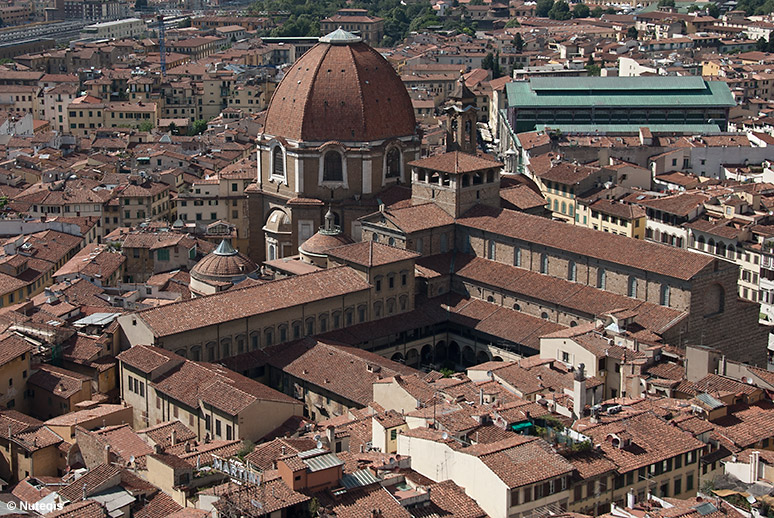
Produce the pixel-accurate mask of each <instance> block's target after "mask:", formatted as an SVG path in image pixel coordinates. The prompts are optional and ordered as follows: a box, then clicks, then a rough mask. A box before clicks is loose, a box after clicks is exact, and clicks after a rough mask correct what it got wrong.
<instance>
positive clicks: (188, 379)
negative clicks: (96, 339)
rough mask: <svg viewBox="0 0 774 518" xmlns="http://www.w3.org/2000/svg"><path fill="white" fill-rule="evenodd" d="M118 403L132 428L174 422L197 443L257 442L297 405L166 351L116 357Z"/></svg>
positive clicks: (139, 349)
mask: <svg viewBox="0 0 774 518" xmlns="http://www.w3.org/2000/svg"><path fill="white" fill-rule="evenodd" d="M118 360H119V362H120V364H119V370H120V376H121V378H120V379H121V399H122V400H123V401H126V402H127V403H128V404H130V405H131V406H132V408H133V409H134V426H135V427H137V428H147V427H148V426H155V425H158V424H159V423H163V422H167V421H170V420H173V419H174V420H179V421H180V422H182V423H183V424H184V425H185V426H187V427H188V428H189V429H191V430H193V431H194V432H195V433H196V436H197V438H198V439H199V440H226V441H230V440H234V439H240V440H250V441H258V440H259V439H261V438H262V437H264V436H265V435H266V434H268V433H269V432H271V431H272V430H274V429H276V428H278V427H280V426H281V425H282V424H283V423H284V422H285V421H286V420H288V419H290V418H291V417H293V416H299V415H301V407H302V403H301V402H300V401H297V400H295V399H293V398H291V397H289V396H286V395H285V394H282V393H281V392H277V391H276V390H273V389H271V388H269V387H267V386H265V385H263V384H261V383H258V382H257V381H253V380H251V379H249V378H246V377H244V376H242V375H240V374H237V373H235V372H233V371H230V370H228V369H225V368H223V367H219V366H216V365H213V364H202V363H198V362H195V361H191V360H187V359H185V358H182V357H180V356H178V355H176V354H174V353H171V352H170V351H166V350H164V349H159V348H156V347H149V346H142V345H140V346H136V347H132V348H131V349H129V350H127V351H124V352H123V353H121V354H119V355H118Z"/></svg>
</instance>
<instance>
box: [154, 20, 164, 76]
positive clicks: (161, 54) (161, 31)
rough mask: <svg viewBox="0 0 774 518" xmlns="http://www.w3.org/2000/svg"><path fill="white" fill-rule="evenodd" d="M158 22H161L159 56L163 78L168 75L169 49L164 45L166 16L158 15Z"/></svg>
mask: <svg viewBox="0 0 774 518" xmlns="http://www.w3.org/2000/svg"><path fill="white" fill-rule="evenodd" d="M156 20H157V21H158V22H159V56H160V57H161V77H166V75H167V49H166V45H165V43H164V15H163V14H161V13H158V14H157V15H156Z"/></svg>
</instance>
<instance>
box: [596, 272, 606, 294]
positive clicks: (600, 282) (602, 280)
mask: <svg viewBox="0 0 774 518" xmlns="http://www.w3.org/2000/svg"><path fill="white" fill-rule="evenodd" d="M605 284H607V272H605V269H604V268H600V269H599V270H597V288H599V289H600V290H604V289H605Z"/></svg>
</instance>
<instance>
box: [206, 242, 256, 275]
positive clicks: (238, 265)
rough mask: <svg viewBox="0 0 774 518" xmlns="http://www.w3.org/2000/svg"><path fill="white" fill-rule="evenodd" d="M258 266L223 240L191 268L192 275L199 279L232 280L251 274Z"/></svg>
mask: <svg viewBox="0 0 774 518" xmlns="http://www.w3.org/2000/svg"><path fill="white" fill-rule="evenodd" d="M257 269H258V266H257V265H256V264H255V263H254V262H253V261H251V260H250V259H249V258H248V257H245V256H244V255H242V254H240V253H239V252H237V251H236V250H234V249H233V248H232V247H231V245H230V244H229V243H228V242H227V241H226V240H223V241H221V243H220V245H218V248H217V249H215V251H214V252H212V253H209V254H207V255H205V256H204V257H203V258H202V260H201V261H199V262H198V263H196V264H195V265H194V267H193V268H191V277H193V278H195V279H197V280H208V279H209V280H229V281H230V280H231V278H234V277H236V278H238V277H243V276H247V275H250V274H252V273H254V272H255V271H256V270H257Z"/></svg>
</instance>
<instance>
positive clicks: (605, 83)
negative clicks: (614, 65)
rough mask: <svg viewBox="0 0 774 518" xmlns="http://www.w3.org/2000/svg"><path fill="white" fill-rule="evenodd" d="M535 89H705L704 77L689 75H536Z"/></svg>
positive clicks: (531, 81)
mask: <svg viewBox="0 0 774 518" xmlns="http://www.w3.org/2000/svg"><path fill="white" fill-rule="evenodd" d="M529 84H530V87H531V88H532V90H534V91H541V92H542V91H556V90H561V91H563V92H564V91H567V90H593V91H603V90H604V91H609V90H613V91H620V90H638V91H639V90H704V89H705V88H706V85H705V84H704V79H702V78H701V77H698V76H688V77H677V76H667V77H572V78H569V77H559V78H557V77H535V78H532V79H530V81H529Z"/></svg>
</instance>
